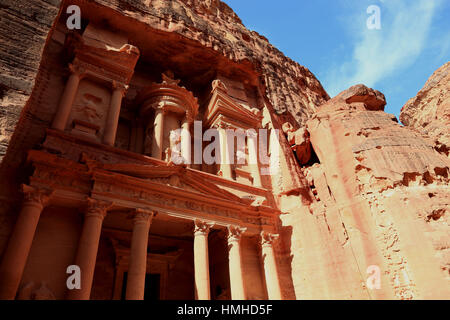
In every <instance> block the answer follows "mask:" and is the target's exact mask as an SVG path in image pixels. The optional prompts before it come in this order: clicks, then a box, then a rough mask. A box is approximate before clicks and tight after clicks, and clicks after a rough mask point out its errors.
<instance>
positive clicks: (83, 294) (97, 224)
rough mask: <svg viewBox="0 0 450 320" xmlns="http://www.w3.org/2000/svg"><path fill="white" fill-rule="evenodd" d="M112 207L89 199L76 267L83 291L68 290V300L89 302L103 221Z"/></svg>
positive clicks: (107, 203)
mask: <svg viewBox="0 0 450 320" xmlns="http://www.w3.org/2000/svg"><path fill="white" fill-rule="evenodd" d="M111 206H112V203H110V202H105V201H99V200H94V199H88V205H87V209H86V212H85V214H84V223H83V230H82V231H81V237H80V240H79V242H78V249H77V255H76V258H75V265H77V266H79V267H80V270H81V289H73V290H68V291H67V295H66V298H67V299H69V300H89V297H90V295H91V288H92V281H93V280H94V270H95V263H96V261H97V252H98V244H99V242H100V234H101V231H102V224H103V219H104V218H105V216H106V212H107V210H108V209H110V208H111Z"/></svg>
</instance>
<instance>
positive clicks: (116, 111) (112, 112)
mask: <svg viewBox="0 0 450 320" xmlns="http://www.w3.org/2000/svg"><path fill="white" fill-rule="evenodd" d="M127 89H128V86H127V85H125V84H123V83H119V82H116V81H113V93H112V96H111V102H110V106H109V111H108V118H107V119H106V124H105V132H104V134H103V143H105V144H107V145H110V146H114V143H115V142H116V134H117V127H118V125H119V116H120V108H121V106H122V99H123V96H124V95H125V92H126V91H127Z"/></svg>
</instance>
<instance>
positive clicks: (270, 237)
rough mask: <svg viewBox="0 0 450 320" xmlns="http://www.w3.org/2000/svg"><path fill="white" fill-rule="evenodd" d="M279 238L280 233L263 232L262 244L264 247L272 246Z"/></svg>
mask: <svg viewBox="0 0 450 320" xmlns="http://www.w3.org/2000/svg"><path fill="white" fill-rule="evenodd" d="M278 238H279V235H278V234H272V233H269V232H266V231H262V232H261V245H262V246H263V247H271V246H272V245H273V242H274V241H275V240H277V239H278Z"/></svg>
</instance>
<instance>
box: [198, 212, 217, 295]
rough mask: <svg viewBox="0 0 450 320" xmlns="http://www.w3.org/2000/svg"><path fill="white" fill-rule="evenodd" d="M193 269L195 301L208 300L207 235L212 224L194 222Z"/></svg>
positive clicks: (209, 293)
mask: <svg viewBox="0 0 450 320" xmlns="http://www.w3.org/2000/svg"><path fill="white" fill-rule="evenodd" d="M194 223H195V230H194V268H195V296H196V299H197V300H210V299H211V292H210V284H209V280H210V279H209V254H208V234H209V230H210V228H211V227H212V226H213V224H209V223H206V222H203V221H199V220H195V222H194Z"/></svg>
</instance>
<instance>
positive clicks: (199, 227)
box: [194, 219, 214, 236]
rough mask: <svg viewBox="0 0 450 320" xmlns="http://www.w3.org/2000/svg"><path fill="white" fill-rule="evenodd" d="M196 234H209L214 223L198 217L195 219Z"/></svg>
mask: <svg viewBox="0 0 450 320" xmlns="http://www.w3.org/2000/svg"><path fill="white" fill-rule="evenodd" d="M194 226H195V227H194V235H195V236H197V235H207V234H208V233H209V230H210V229H211V228H212V227H214V223H211V222H205V221H201V220H198V219H195V220H194Z"/></svg>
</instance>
